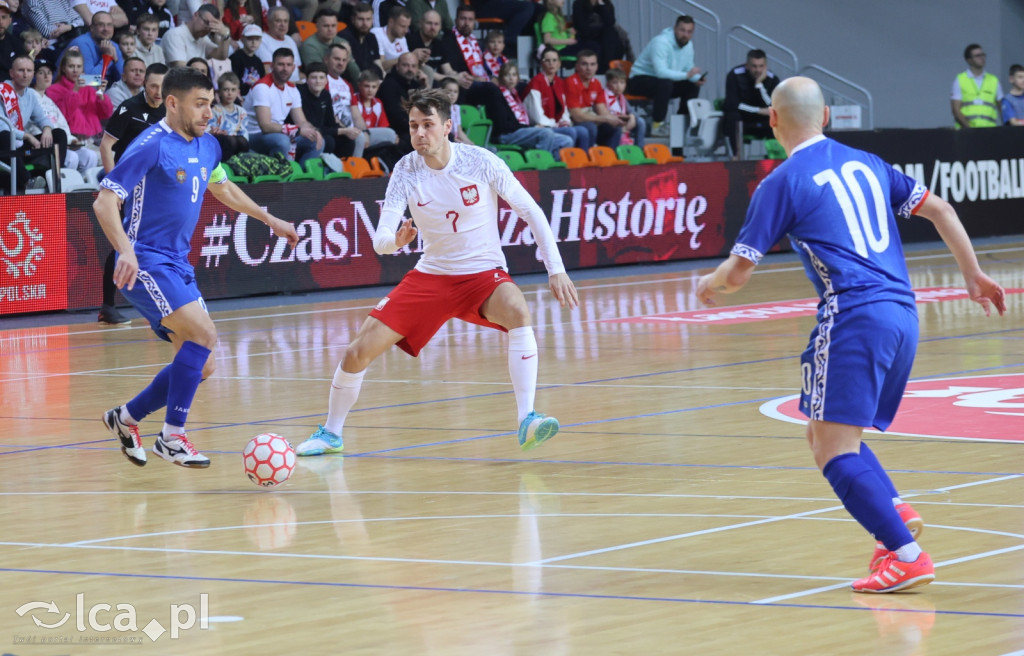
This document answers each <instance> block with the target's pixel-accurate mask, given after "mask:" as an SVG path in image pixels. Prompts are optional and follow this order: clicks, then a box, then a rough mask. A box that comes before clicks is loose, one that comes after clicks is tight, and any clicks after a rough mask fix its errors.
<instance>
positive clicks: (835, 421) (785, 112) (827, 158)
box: [697, 77, 1006, 592]
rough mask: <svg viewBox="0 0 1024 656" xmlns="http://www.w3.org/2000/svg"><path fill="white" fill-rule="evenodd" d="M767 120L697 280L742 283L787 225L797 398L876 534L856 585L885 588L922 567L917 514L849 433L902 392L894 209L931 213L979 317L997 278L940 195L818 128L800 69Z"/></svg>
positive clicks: (704, 291) (918, 581)
mask: <svg viewBox="0 0 1024 656" xmlns="http://www.w3.org/2000/svg"><path fill="white" fill-rule="evenodd" d="M769 121H770V124H771V126H772V128H773V129H774V131H775V137H776V139H778V140H779V142H780V143H781V144H782V146H783V147H784V148H785V149H786V153H787V154H788V155H789V159H787V160H786V161H785V162H783V163H782V164H781V165H780V166H779V167H778V168H777V169H776V170H775V171H773V172H772V173H771V174H770V175H769V176H768V177H766V178H765V179H764V180H763V181H762V182H761V184H760V186H758V188H757V190H756V191H755V192H754V195H753V198H752V199H751V201H750V208H749V209H748V211H747V218H746V222H745V223H744V224H743V228H742V229H741V230H740V234H739V236H738V237H737V239H736V244H735V245H734V246H733V248H732V252H731V253H730V255H729V258H728V259H727V260H725V261H724V262H723V263H722V264H721V265H719V267H718V268H717V269H716V270H715V271H714V272H713V273H711V274H708V275H705V276H703V277H702V278H701V279H700V281H699V283H698V285H697V295H698V297H699V298H700V299H701V301H703V302H704V303H705V304H708V305H714V304H715V296H716V295H717V294H720V293H723V294H728V293H732V292H735V291H737V290H738V289H740V288H741V287H743V286H744V285H745V284H746V283H747V282H748V281H749V280H750V276H751V273H752V272H753V269H754V266H755V265H757V263H758V262H759V261H760V260H761V257H762V256H763V254H764V253H766V252H768V250H769V249H771V247H772V246H773V245H774V244H775V243H777V242H778V241H779V239H781V238H782V237H783V236H784V235H788V236H789V238H790V241H791V242H792V244H793V247H794V249H795V250H796V252H797V253H798V254H799V255H800V258H801V259H802V260H803V263H804V268H805V269H806V272H807V276H808V277H809V278H810V279H811V282H812V283H814V287H815V289H816V290H817V292H818V295H819V296H820V297H821V302H820V303H819V304H818V325H817V326H816V327H815V328H814V330H813V331H812V332H811V337H810V343H809V344H808V346H807V350H806V351H804V353H803V356H802V357H801V360H800V364H801V374H802V378H803V390H802V393H801V396H800V409H801V410H802V411H803V413H804V414H806V415H807V417H808V419H809V422H808V425H807V439H808V441H809V442H810V445H811V451H812V452H813V453H814V460H815V462H816V463H817V465H818V467H819V468H821V470H822V472H823V474H824V475H825V478H826V479H827V480H828V482H829V483H830V484H831V485H832V488H833V489H834V490H835V493H836V495H837V496H838V497H839V499H840V500H841V501H842V502H843V506H845V507H846V509H847V510H848V511H849V513H850V514H851V515H852V516H853V517H854V519H856V520H857V521H858V522H859V523H860V525H861V526H863V527H864V528H865V529H867V531H868V532H869V533H871V535H872V536H874V537H875V539H876V540H877V543H876V548H875V554H874V556H873V557H872V559H871V563H870V573H869V575H868V576H867V577H866V578H863V579H859V580H857V581H854V583H853V584H852V587H853V589H854V590H856V591H858V592H895V591H897V590H905V589H907V588H912V587H915V586H918V585H924V584H926V583H929V582H931V581H932V580H933V579H934V578H935V569H934V566H933V564H932V560H931V558H930V557H929V556H928V554H927V553H924V552H923V551H922V550H921V547H920V546H918V544H917V542H916V540H915V536H914V535H913V534H912V531H913V533H919V532H920V531H921V529H923V527H924V524H923V522H922V521H921V518H920V516H919V515H918V514H917V513H916V512H915V511H914V510H913V508H911V507H910V505H909V504H905V503H903V502H902V500H901V499H900V498H899V493H898V492H897V491H896V488H895V487H894V486H893V484H892V481H891V480H890V479H889V476H888V474H886V472H885V470H884V469H883V468H882V466H881V464H880V463H879V462H878V459H877V458H876V457H875V455H874V453H872V451H871V449H869V448H868V446H867V445H866V444H864V443H863V442H862V441H861V433H862V431H863V429H864V428H865V427H870V426H873V427H875V428H877V429H879V430H885V429H886V428H888V426H889V424H890V423H891V422H892V420H893V417H894V416H895V414H896V409H897V407H898V406H899V402H900V399H901V398H902V396H903V390H904V389H905V387H906V383H907V379H908V378H909V376H910V368H911V365H912V364H913V361H914V353H915V351H916V348H917V335H918V322H917V310H916V307H915V305H914V292H913V290H912V288H911V286H910V279H909V276H908V274H907V266H906V261H905V259H904V256H903V247H902V245H901V243H900V239H899V233H898V231H897V226H896V217H897V216H899V217H901V218H909V217H910V216H911V215H912V214H919V215H921V216H923V217H925V218H926V219H928V220H930V221H932V223H934V224H935V227H936V229H937V230H938V233H939V236H941V237H942V240H943V241H944V242H945V243H946V245H947V246H948V247H949V249H950V251H951V252H952V253H953V257H954V258H955V259H956V262H957V265H959V267H960V272H961V273H962V274H963V276H964V280H965V281H966V283H967V291H968V293H969V294H970V297H971V300H973V301H975V302H977V303H979V304H981V306H982V307H983V308H984V310H985V314H986V315H988V314H989V312H990V307H992V306H994V307H995V308H996V310H997V311H998V312H999V314H1000V315H1001V314H1003V312H1004V311H1005V309H1006V305H1005V296H1004V292H1003V289H1002V287H1000V286H999V285H998V284H996V283H995V282H994V281H993V280H992V279H991V278H989V277H988V276H986V275H985V274H984V273H983V272H982V270H981V268H980V266H979V265H978V260H977V257H976V256H975V254H974V249H973V248H972V247H971V242H970V239H969V238H968V237H967V233H966V232H965V231H964V228H963V226H962V225H961V224H960V220H959V219H958V218H957V215H956V212H955V211H954V210H953V208H952V207H951V206H950V205H949V203H947V202H946V201H944V200H942V199H941V198H939V197H937V196H933V195H931V194H930V193H929V192H928V190H927V188H925V187H924V186H923V185H921V184H920V183H918V182H916V181H914V180H913V179H912V178H909V177H907V176H905V175H903V174H901V173H899V172H897V171H896V170H895V169H893V168H892V167H890V166H889V165H888V164H886V163H885V162H883V161H882V160H881V159H879V158H878V157H876V156H874V155H871V154H869V153H865V152H863V151H859V150H855V149H853V148H849V147H847V146H844V145H841V144H839V143H836V142H835V141H832V140H831V139H827V138H826V137H825V136H824V135H823V134H822V128H823V126H824V125H826V124H827V123H828V109H827V108H826V107H825V102H824V99H823V98H822V94H821V89H820V88H819V87H818V85H817V83H815V82H814V81H813V80H811V79H809V78H803V77H794V78H790V79H788V80H785V81H784V82H782V83H781V84H780V85H779V86H778V87H777V88H776V89H775V92H774V93H773V94H772V107H771V110H770V115H769Z"/></svg>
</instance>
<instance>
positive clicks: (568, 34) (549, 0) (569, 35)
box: [540, 0, 581, 61]
mask: <svg viewBox="0 0 1024 656" xmlns="http://www.w3.org/2000/svg"><path fill="white" fill-rule="evenodd" d="M540 40H541V43H540V45H541V48H540V54H541V55H543V54H544V51H545V50H547V49H549V48H553V49H554V50H555V52H557V53H558V54H559V56H562V55H564V56H566V57H575V55H576V53H577V52H579V51H580V49H581V46H580V43H579V41H577V40H576V30H575V28H572V27H569V26H568V25H567V24H566V20H565V0H544V15H543V17H542V18H541V19H540ZM569 61H572V60H569Z"/></svg>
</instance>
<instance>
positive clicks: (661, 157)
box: [644, 143, 684, 164]
mask: <svg viewBox="0 0 1024 656" xmlns="http://www.w3.org/2000/svg"><path fill="white" fill-rule="evenodd" d="M644 155H647V156H648V157H650V158H651V159H656V160H658V164H669V163H671V162H682V161H684V160H683V158H682V157H676V156H675V155H673V154H672V151H671V150H669V149H668V146H666V145H665V144H660V143H649V144H647V145H645V146H644Z"/></svg>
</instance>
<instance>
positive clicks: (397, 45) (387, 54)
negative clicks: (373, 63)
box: [370, 27, 409, 61]
mask: <svg viewBox="0 0 1024 656" xmlns="http://www.w3.org/2000/svg"><path fill="white" fill-rule="evenodd" d="M370 34H372V35H373V36H375V37H377V47H378V48H379V49H380V58H381V59H382V60H384V61H388V60H390V59H398V56H399V55H401V54H404V53H407V52H409V44H408V43H406V41H405V37H404V36H403V37H402V38H401V39H396V40H395V41H389V40H388V28H386V27H375V28H373V29H372V30H370Z"/></svg>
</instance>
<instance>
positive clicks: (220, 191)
mask: <svg viewBox="0 0 1024 656" xmlns="http://www.w3.org/2000/svg"><path fill="white" fill-rule="evenodd" d="M207 188H208V189H209V190H210V193H212V194H213V196H214V198H216V199H217V200H219V201H220V202H222V203H224V204H225V205H227V206H228V207H230V208H231V209H233V210H235V211H236V212H245V213H246V214H248V215H249V216H251V217H253V218H254V219H257V220H259V221H262V222H263V223H266V224H267V226H269V227H270V229H271V230H273V232H274V234H275V235H277V236H278V237H282V238H284V239H287V240H288V245H289V246H295V244H297V243H299V236H298V234H296V232H295V226H293V225H292V224H290V223H288V222H287V221H282V220H281V219H279V218H277V217H276V216H274V215H273V214H271V213H270V212H267V211H266V210H264V209H263V208H262V207H260V206H259V205H257V204H256V201H254V200H253V199H251V198H249V196H248V195H247V194H246V193H245V192H244V191H242V190H241V189H240V188H239V187H238V185H236V184H235V183H234V182H231V181H230V180H226V181H225V182H222V183H218V184H212V185H210V186H209V187H207ZM114 197H115V198H117V197H116V196H114ZM115 278H116V276H115Z"/></svg>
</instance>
